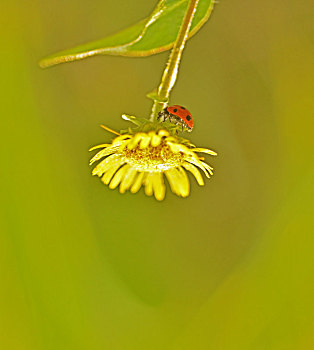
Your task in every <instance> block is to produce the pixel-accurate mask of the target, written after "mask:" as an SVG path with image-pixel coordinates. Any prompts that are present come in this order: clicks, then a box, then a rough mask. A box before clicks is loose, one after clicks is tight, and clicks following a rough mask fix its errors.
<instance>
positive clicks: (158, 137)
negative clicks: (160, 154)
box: [151, 133, 161, 147]
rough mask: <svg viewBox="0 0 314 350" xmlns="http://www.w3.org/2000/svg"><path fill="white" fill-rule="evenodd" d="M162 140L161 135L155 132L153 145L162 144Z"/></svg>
mask: <svg viewBox="0 0 314 350" xmlns="http://www.w3.org/2000/svg"><path fill="white" fill-rule="evenodd" d="M160 141H161V137H160V136H158V135H156V134H155V133H154V134H153V136H152V140H151V145H152V146H153V147H157V146H158V145H160Z"/></svg>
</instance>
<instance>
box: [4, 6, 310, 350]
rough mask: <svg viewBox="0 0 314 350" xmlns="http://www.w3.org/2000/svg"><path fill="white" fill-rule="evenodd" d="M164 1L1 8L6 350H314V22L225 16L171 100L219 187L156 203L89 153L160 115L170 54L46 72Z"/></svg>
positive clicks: (199, 42)
mask: <svg viewBox="0 0 314 350" xmlns="http://www.w3.org/2000/svg"><path fill="white" fill-rule="evenodd" d="M155 4H156V1H152V0H150V1H147V0H137V1H136V2H133V1H121V0H120V1H114V2H113V1H109V0H105V1H101V0H95V1H92V2H87V1H83V0H76V1H73V0H72V1H71V0H69V1H44V0H41V1H40V0H33V1H31V2H30V1H23V0H11V1H9V0H4V1H3V0H2V3H1V8H2V9H1V22H0V23H1V38H2V45H1V56H0V70H1V82H2V83H1V87H0V92H1V94H0V95H1V118H2V123H1V129H2V130H1V131H2V136H1V143H2V145H1V161H2V170H1V194H2V200H1V211H0V218H1V236H0V240H1V241H0V274H1V275H0V276H1V277H0V279H1V280H0V348H1V349H3V350H7V349H8V350H11V349H12V350H13V349H18V350H20V349H21V350H24V349H25V350H29V349H30V350H37V349H38V350H43V349H44V350H46V349H47V350H48V349H51V350H52V349H53V350H55V349H95V350H97V349H108V350H122V349H123V350H141V349H145V350H148V349H152V350H154V349H167V350H168V349H169V350H170V349H171V350H179V349H180V350H185V349H186V350H191V349H195V350H237V349H239V350H245V349H254V350H255V349H258V350H264V349H265V350H266V349H267V350H288V349H298V350H299V349H300V350H301V349H313V348H314V340H313V332H314V329H313V319H314V310H313V292H314V289H313V285H314V281H313V276H314V264H313V231H314V230H313V225H312V221H313V193H314V186H313V146H314V141H313V126H314V123H313V103H312V101H311V99H312V96H311V95H312V91H313V71H314V69H313V65H312V61H313V41H312V38H313V26H312V18H313V11H312V10H313V8H311V6H310V2H309V1H308V0H300V1H297V2H296V1H292V0H288V1H287V0H286V1H284V0H276V1H274V0H265V1H245V0H239V1H221V2H220V3H219V4H218V5H216V8H215V9H214V12H213V15H212V17H211V19H210V21H209V22H208V23H207V24H206V25H205V26H204V27H203V28H202V29H201V31H200V32H199V33H198V34H197V35H196V36H195V37H193V39H191V40H190V41H189V42H188V44H187V48H186V50H185V52H184V57H183V61H182V64H181V72H180V73H181V74H180V76H179V79H178V82H177V85H176V87H175V90H174V92H173V94H172V99H171V102H172V103H175V104H183V105H185V106H187V107H188V108H189V109H190V111H191V112H192V114H193V116H194V118H195V131H193V133H192V134H191V139H192V141H193V142H194V143H196V144H197V145H199V146H204V147H209V148H212V149H214V150H216V151H217V152H218V153H219V156H218V157H217V158H211V159H210V160H209V163H210V164H211V165H213V166H214V168H215V175H214V176H213V178H212V179H211V180H210V181H207V183H206V186H205V187H204V188H201V187H199V186H197V184H196V183H195V181H194V179H191V180H192V182H193V184H192V193H191V196H190V197H188V198H187V199H180V198H178V197H176V196H175V195H173V194H172V193H170V191H168V194H167V197H166V199H165V201H164V202H162V203H158V202H157V201H156V200H154V199H153V198H150V197H146V196H145V195H144V193H143V191H141V192H140V193H139V194H137V195H132V194H130V193H126V194H124V195H120V194H119V192H118V191H117V190H114V191H112V190H109V189H108V188H107V187H106V186H104V185H103V184H102V183H101V182H100V181H99V179H98V178H93V177H92V176H91V174H90V168H89V166H88V160H89V158H90V156H91V155H90V154H89V153H88V151H87V150H88V148H89V147H90V146H93V145H95V144H98V143H104V142H106V141H108V140H110V138H111V135H110V134H108V133H106V132H105V131H104V130H102V129H100V128H99V124H102V123H103V124H105V125H108V126H109V127H112V128H115V129H123V128H126V127H127V126H128V124H127V123H126V122H125V121H123V120H122V119H121V118H120V116H121V114H122V113H127V114H134V115H137V116H147V115H148V114H149V112H150V108H151V101H150V100H148V99H147V98H145V94H146V93H147V92H149V91H151V90H152V89H153V88H154V87H156V86H157V85H158V83H159V80H160V77H161V73H162V71H163V69H164V64H165V62H166V61H167V58H168V52H166V53H162V54H159V55H156V56H151V57H147V58H121V57H106V56H103V57H95V58H92V59H88V60H85V61H80V62H75V63H71V64H65V65H61V66H57V67H54V68H51V69H47V70H41V69H40V68H38V65H37V62H38V60H39V59H40V58H42V57H44V56H46V55H48V54H50V53H53V52H55V51H59V50H61V49H66V48H70V47H72V46H74V45H76V44H80V43H84V42H87V41H90V40H94V39H98V38H101V37H103V36H105V35H108V34H111V33H114V32H116V31H118V30H120V29H123V28H125V27H127V26H128V25H131V24H133V23H135V22H137V21H138V20H139V19H141V18H143V17H145V16H147V15H148V14H149V13H150V12H151V10H152V9H153V7H154V6H155Z"/></svg>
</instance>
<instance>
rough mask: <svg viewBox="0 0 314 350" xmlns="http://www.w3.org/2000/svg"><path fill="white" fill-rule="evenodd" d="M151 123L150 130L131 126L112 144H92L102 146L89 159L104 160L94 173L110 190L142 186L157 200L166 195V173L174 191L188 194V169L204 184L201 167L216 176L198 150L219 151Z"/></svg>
mask: <svg viewBox="0 0 314 350" xmlns="http://www.w3.org/2000/svg"><path fill="white" fill-rule="evenodd" d="M133 118H134V117H133ZM125 119H126V118H125ZM134 120H135V119H133V120H132V121H133V122H134ZM150 124H151V125H149V126H148V125H147V123H146V125H145V126H146V129H148V130H147V131H143V129H144V130H145V128H143V125H142V127H140V128H138V129H139V130H136V129H133V130H132V129H129V132H128V133H124V134H122V135H119V136H118V137H116V138H115V139H114V140H113V141H112V142H111V143H110V144H102V145H98V146H95V147H92V148H91V149H90V150H91V151H92V150H95V149H99V148H102V150H100V151H99V152H98V153H96V155H95V156H94V157H93V158H92V159H91V161H90V164H93V163H95V162H97V161H99V160H101V159H102V160H101V161H100V162H99V163H98V164H97V165H96V166H95V168H94V169H93V171H92V174H93V175H98V176H99V177H101V181H102V182H103V183H104V184H106V185H109V188H111V189H114V188H116V187H118V186H119V185H120V192H121V193H124V192H125V191H127V190H130V191H131V192H132V193H136V192H137V191H139V189H140V188H141V186H142V185H143V186H144V187H145V193H146V195H148V196H151V195H153V194H154V196H155V198H156V199H157V200H163V199H164V197H165V193H166V186H165V182H164V175H165V176H166V178H167V180H168V182H169V185H170V188H171V190H172V192H173V193H175V194H176V195H178V196H181V197H187V196H188V195H189V193H190V182H189V179H188V176H187V173H186V170H187V171H189V172H191V173H192V174H193V175H194V177H195V178H196V181H197V182H198V184H199V185H201V186H203V185H204V181H203V177H202V175H201V173H200V171H199V169H201V170H202V171H203V172H204V174H205V175H206V177H208V178H209V177H210V175H213V171H212V170H213V168H212V167H210V166H209V165H208V164H207V163H205V162H204V161H203V159H204V158H201V157H199V156H198V154H197V153H206V154H210V155H216V152H214V151H211V150H209V149H206V148H196V147H195V146H194V145H193V144H191V143H190V141H188V140H186V139H184V138H181V137H179V136H177V135H176V134H175V133H172V134H171V129H167V128H164V127H162V125H161V123H158V124H157V125H156V124H153V123H150ZM138 125H139V124H138ZM149 129H151V130H149Z"/></svg>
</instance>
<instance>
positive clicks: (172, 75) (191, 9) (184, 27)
mask: <svg viewBox="0 0 314 350" xmlns="http://www.w3.org/2000/svg"><path fill="white" fill-rule="evenodd" d="M198 2H199V0H190V3H189V5H188V9H187V11H186V13H185V16H184V19H183V21H182V24H181V27H180V30H179V33H178V36H177V39H176V41H175V43H174V46H173V48H172V50H171V53H170V57H169V61H168V63H167V66H166V68H165V70H164V73H163V76H162V79H161V83H160V85H159V87H158V90H157V95H158V98H157V99H156V100H155V101H154V104H153V108H152V114H151V117H150V120H151V121H155V120H157V116H158V113H159V112H160V111H162V110H163V109H164V108H165V107H166V105H167V102H160V101H169V96H170V93H171V90H172V88H173V86H174V84H175V82H176V80H177V76H178V71H179V65H180V61H181V57H182V53H183V50H184V46H185V43H186V41H187V39H188V35H189V31H190V28H191V24H192V20H193V17H194V14H195V11H196V7H197V4H198Z"/></svg>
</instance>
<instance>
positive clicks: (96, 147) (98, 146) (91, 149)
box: [89, 143, 111, 151]
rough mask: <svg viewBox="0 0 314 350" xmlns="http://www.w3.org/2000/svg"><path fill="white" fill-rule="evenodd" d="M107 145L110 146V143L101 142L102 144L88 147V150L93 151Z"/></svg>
mask: <svg viewBox="0 0 314 350" xmlns="http://www.w3.org/2000/svg"><path fill="white" fill-rule="evenodd" d="M108 146H111V143H103V144H102V145H97V146H94V147H92V148H90V149H89V151H93V150H94V149H98V148H104V147H108Z"/></svg>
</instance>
